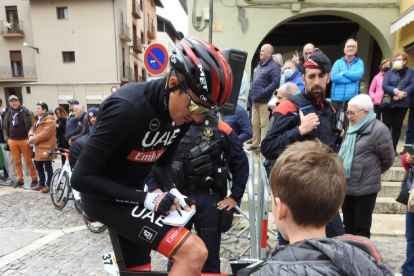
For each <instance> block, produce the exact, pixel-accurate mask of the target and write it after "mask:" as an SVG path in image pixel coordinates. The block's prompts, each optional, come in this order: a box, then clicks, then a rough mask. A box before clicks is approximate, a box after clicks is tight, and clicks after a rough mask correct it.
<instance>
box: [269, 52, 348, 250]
mask: <svg viewBox="0 0 414 276" xmlns="http://www.w3.org/2000/svg"><path fill="white" fill-rule="evenodd" d="M330 71H331V61H330V60H329V59H328V57H326V56H325V55H324V54H322V53H314V54H312V55H311V56H310V57H309V59H308V60H307V61H306V62H305V63H304V72H303V73H304V74H303V75H302V80H303V83H304V84H305V89H304V90H303V91H302V92H301V93H299V94H297V95H295V96H292V97H291V98H289V99H288V100H286V101H284V102H282V103H281V104H279V105H278V106H277V107H276V109H275V111H274V115H273V116H274V119H275V120H274V123H273V125H272V127H271V129H270V130H269V131H268V133H267V136H266V138H265V139H264V140H263V142H262V150H261V152H262V154H263V156H264V157H266V158H267V159H270V160H276V159H277V158H278V157H279V155H280V154H281V153H282V152H283V151H284V150H285V149H286V147H287V146H289V145H291V144H293V143H295V142H297V141H304V140H315V139H319V140H320V141H322V142H323V143H325V144H327V145H328V146H330V147H331V148H332V149H334V148H335V147H337V146H338V144H340V142H341V139H342V138H341V136H340V135H338V134H336V133H334V132H333V131H332V126H333V125H334V120H335V113H334V109H333V108H332V107H331V105H330V103H329V102H328V101H327V100H326V99H325V98H324V94H325V90H326V85H327V84H328V83H329V81H330ZM326 234H327V236H328V237H331V238H332V237H335V236H340V235H343V234H344V229H343V226H342V220H341V217H340V216H339V213H337V214H336V216H335V217H334V218H333V219H332V220H331V222H330V223H329V224H328V225H327V228H326ZM278 242H279V245H281V244H286V243H287V241H285V240H283V239H282V237H281V236H280V235H279V237H278Z"/></svg>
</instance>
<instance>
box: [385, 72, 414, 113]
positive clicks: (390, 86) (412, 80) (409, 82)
mask: <svg viewBox="0 0 414 276" xmlns="http://www.w3.org/2000/svg"><path fill="white" fill-rule="evenodd" d="M400 77H401V81H400V83H399V84H398V81H399V80H400ZM397 84H398V86H397ZM394 88H398V89H399V90H401V91H404V92H405V93H407V97H406V98H404V99H402V100H399V101H394V100H393V99H392V97H393V96H394ZM382 90H384V94H385V93H387V94H389V95H391V104H389V105H387V106H382V105H381V108H408V107H410V104H411V105H412V106H414V98H413V95H414V93H413V91H414V73H413V71H411V70H410V69H408V68H407V67H404V68H403V69H401V70H399V71H397V70H395V69H392V70H390V71H388V72H387V73H386V74H385V76H384V80H383V82H382Z"/></svg>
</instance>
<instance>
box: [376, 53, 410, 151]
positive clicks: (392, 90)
mask: <svg viewBox="0 0 414 276" xmlns="http://www.w3.org/2000/svg"><path fill="white" fill-rule="evenodd" d="M407 61H408V55H407V54H406V53H405V52H401V53H398V54H396V55H395V57H394V62H393V65H392V70H390V71H389V72H387V73H386V74H385V76H384V81H383V83H382V89H383V90H384V93H387V94H389V95H390V96H391V97H392V98H391V103H390V104H388V105H384V104H383V103H382V104H381V113H382V121H383V123H384V124H385V125H386V126H387V127H388V128H389V130H390V131H391V135H392V140H393V145H394V150H395V154H396V155H398V153H397V151H396V149H397V144H398V140H399V139H400V135H401V128H402V124H403V121H404V118H405V114H406V113H407V110H408V108H409V107H410V96H411V94H412V92H413V91H414V74H413V72H412V71H411V70H409V69H408V67H407V66H406V65H407ZM411 121H412V120H411ZM411 131H412V129H411ZM407 139H408V137H407Z"/></svg>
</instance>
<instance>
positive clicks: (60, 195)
mask: <svg viewBox="0 0 414 276" xmlns="http://www.w3.org/2000/svg"><path fill="white" fill-rule="evenodd" d="M61 172H62V170H61V169H57V170H56V171H55V172H54V173H53V176H52V181H51V183H50V197H51V199H52V203H53V205H54V206H55V209H58V210H62V209H63V208H64V207H65V206H66V204H67V202H68V200H69V192H70V185H69V177H68V174H67V173H66V172H63V176H62V177H61V179H60V182H59V183H58V180H59V176H60V174H61ZM65 194H66V197H65Z"/></svg>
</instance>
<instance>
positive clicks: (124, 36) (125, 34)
mask: <svg viewBox="0 0 414 276" xmlns="http://www.w3.org/2000/svg"><path fill="white" fill-rule="evenodd" d="M119 38H120V39H121V40H122V41H125V42H131V41H132V40H131V37H130V34H129V26H128V25H127V24H125V23H124V24H120V30H119Z"/></svg>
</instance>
